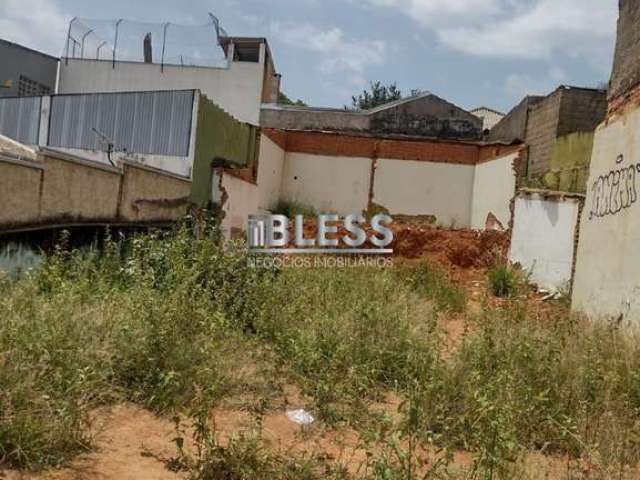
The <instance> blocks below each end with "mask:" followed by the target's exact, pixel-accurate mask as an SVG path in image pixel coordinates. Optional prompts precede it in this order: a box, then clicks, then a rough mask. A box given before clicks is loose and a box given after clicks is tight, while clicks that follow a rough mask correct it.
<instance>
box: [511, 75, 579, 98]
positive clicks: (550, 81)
mask: <svg viewBox="0 0 640 480" xmlns="http://www.w3.org/2000/svg"><path fill="white" fill-rule="evenodd" d="M566 80H567V74H566V73H565V72H564V70H562V69H560V68H557V67H552V68H550V69H549V70H548V71H547V72H545V74H544V75H536V76H535V77H534V76H531V75H526V74H521V73H514V74H511V75H508V76H507V78H506V79H505V82H504V87H505V91H506V92H507V94H508V95H509V96H510V98H511V100H514V101H518V100H520V99H521V98H522V97H524V96H526V95H547V94H549V93H551V91H552V90H553V89H555V88H556V87H557V86H558V85H559V84H561V83H563V82H565V81H566Z"/></svg>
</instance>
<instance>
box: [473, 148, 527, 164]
mask: <svg viewBox="0 0 640 480" xmlns="http://www.w3.org/2000/svg"><path fill="white" fill-rule="evenodd" d="M522 148H523V147H522V145H483V146H481V147H480V155H479V158H478V163H485V162H490V161H491V160H495V159H496V158H499V157H503V156H505V155H509V154H511V153H516V152H519V151H520V150H522Z"/></svg>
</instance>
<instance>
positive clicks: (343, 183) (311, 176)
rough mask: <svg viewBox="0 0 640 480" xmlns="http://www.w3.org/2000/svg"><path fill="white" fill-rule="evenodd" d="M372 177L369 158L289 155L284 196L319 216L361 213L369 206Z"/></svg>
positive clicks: (286, 165)
mask: <svg viewBox="0 0 640 480" xmlns="http://www.w3.org/2000/svg"><path fill="white" fill-rule="evenodd" d="M370 176H371V159H369V158H360V157H330V156H323V155H310V154H306V153H292V152H288V153H287V154H286V157H285V163H284V176H283V178H282V194H281V196H282V198H283V199H284V200H295V201H297V202H300V203H302V204H305V205H309V206H312V207H314V208H315V209H316V210H317V211H318V212H319V213H333V212H335V213H338V214H342V215H348V214H352V213H360V212H362V211H363V210H366V209H367V206H368V203H369V184H370Z"/></svg>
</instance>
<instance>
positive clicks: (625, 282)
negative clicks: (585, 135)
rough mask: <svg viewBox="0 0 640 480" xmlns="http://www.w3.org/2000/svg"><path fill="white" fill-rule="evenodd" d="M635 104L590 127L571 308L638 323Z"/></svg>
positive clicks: (639, 118)
mask: <svg viewBox="0 0 640 480" xmlns="http://www.w3.org/2000/svg"><path fill="white" fill-rule="evenodd" d="M638 131H640V109H639V108H638V107H637V106H636V105H634V104H629V105H628V106H627V110H626V111H621V112H620V113H619V114H617V115H616V116H614V117H611V118H610V119H609V120H608V123H606V124H603V125H602V126H600V127H599V129H598V130H596V134H595V138H594V144H593V156H592V159H591V172H590V175H589V182H588V184H587V187H588V188H587V199H586V204H585V208H584V212H583V215H582V222H581V228H580V242H579V244H578V253H577V261H576V273H575V282H574V289H573V307H574V308H575V309H576V310H578V311H582V312H585V313H587V314H589V315H591V316H593V317H596V318H598V317H619V316H623V318H624V319H626V320H628V321H630V322H633V323H635V324H638V322H640V276H639V275H638V265H640V250H639V249H638V244H639V242H640V220H639V219H640V216H639V214H640V205H638V183H637V181H638V177H640V143H639V142H640V136H639V135H638Z"/></svg>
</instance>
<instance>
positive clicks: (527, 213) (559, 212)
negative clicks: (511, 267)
mask: <svg viewBox="0 0 640 480" xmlns="http://www.w3.org/2000/svg"><path fill="white" fill-rule="evenodd" d="M579 209H580V200H578V199H576V198H567V197H558V196H546V197H545V196H541V195H539V194H531V193H524V192H521V193H520V194H519V195H518V196H517V197H516V200H515V208H514V219H513V232H512V236H511V249H510V253H509V258H510V260H511V261H512V262H514V263H519V264H520V265H522V267H523V268H524V269H525V270H526V271H527V272H530V273H531V281H532V282H533V283H534V284H536V285H538V286H540V287H543V288H548V289H551V290H557V289H561V288H566V287H567V285H569V283H570V281H571V273H572V269H573V255H574V245H575V238H576V227H577V223H578V212H579Z"/></svg>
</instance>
